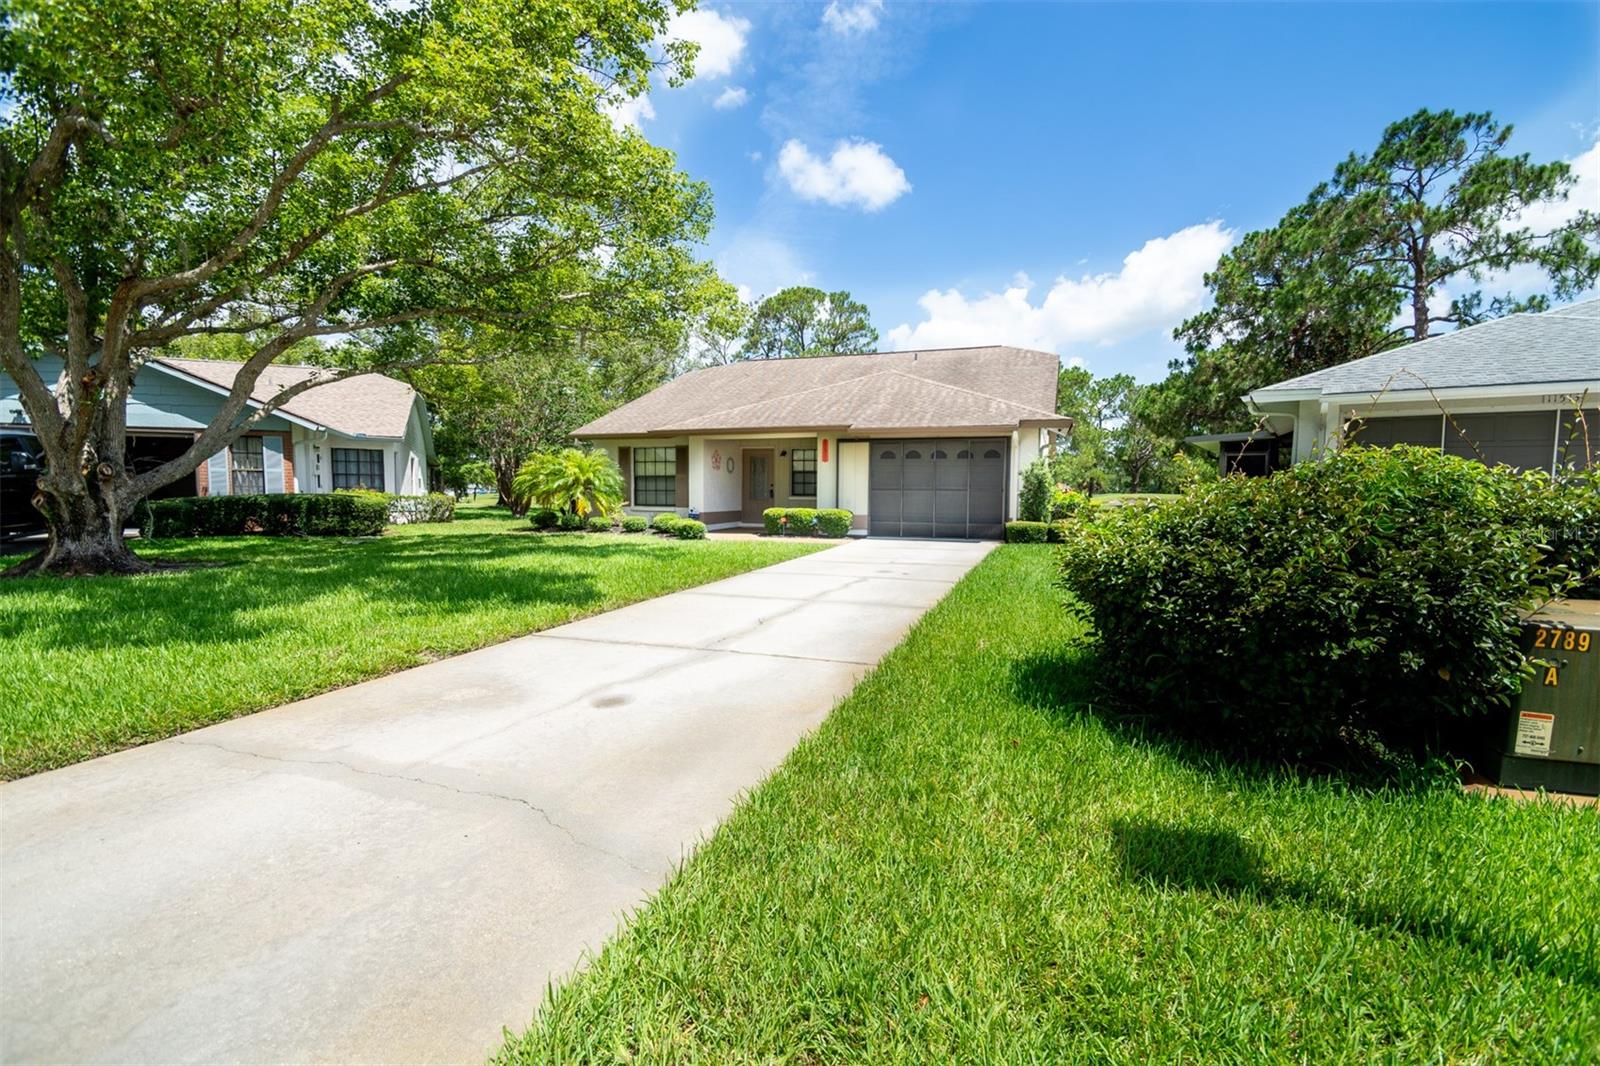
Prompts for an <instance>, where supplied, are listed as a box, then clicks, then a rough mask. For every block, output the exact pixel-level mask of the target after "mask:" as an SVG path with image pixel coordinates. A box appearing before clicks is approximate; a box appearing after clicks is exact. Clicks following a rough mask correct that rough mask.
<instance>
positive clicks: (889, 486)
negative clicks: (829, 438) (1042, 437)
mask: <svg viewBox="0 0 1600 1066" xmlns="http://www.w3.org/2000/svg"><path fill="white" fill-rule="evenodd" d="M1008 444H1009V442H1008V441H1006V440H1005V439H1004V438H1000V437H995V438H990V439H982V440H945V439H934V440H878V441H872V442H871V444H870V448H871V455H872V461H871V462H870V463H869V464H868V481H867V493H868V509H867V514H868V516H869V532H870V533H871V534H872V535H873V536H875V537H951V538H960V539H963V540H996V539H999V537H1000V534H1001V532H1002V531H1003V529H1004V526H1005V503H1006V453H1007V448H1008Z"/></svg>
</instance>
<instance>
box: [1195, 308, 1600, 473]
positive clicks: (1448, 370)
mask: <svg viewBox="0 0 1600 1066" xmlns="http://www.w3.org/2000/svg"><path fill="white" fill-rule="evenodd" d="M1244 400H1245V403H1246V404H1247V405H1248V406H1249V408H1250V410H1251V412H1252V413H1253V414H1255V415H1257V416H1258V417H1259V418H1260V419H1261V421H1262V423H1263V424H1262V426H1261V427H1260V428H1258V429H1257V430H1255V431H1254V432H1246V433H1220V434H1206V435H1203V436H1198V437H1190V438H1188V439H1189V441H1190V442H1192V443H1195V444H1199V445H1201V446H1202V447H1207V448H1212V449H1215V450H1217V451H1218V453H1219V457H1220V463H1221V466H1222V470H1223V472H1224V473H1229V472H1232V471H1234V470H1239V471H1242V472H1244V473H1247V474H1264V473H1268V472H1269V471H1271V470H1273V469H1276V468H1278V467H1282V466H1286V465H1288V464H1289V463H1291V462H1301V461H1303V460H1305V459H1309V458H1312V457H1313V456H1315V455H1318V454H1320V453H1322V452H1324V451H1326V450H1328V449H1331V448H1336V447H1338V446H1339V444H1340V443H1341V442H1343V441H1344V440H1356V441H1359V442H1361V443H1364V444H1380V445H1392V444H1420V445H1425V446H1428V447H1433V448H1442V449H1443V450H1444V451H1446V452H1448V453H1450V454H1452V455H1461V456H1466V457H1468V458H1477V459H1481V460H1483V461H1484V462H1486V463H1491V464H1494V463H1504V464H1505V465H1507V466H1512V467H1516V468H1517V469H1519V470H1545V471H1552V472H1553V471H1554V470H1556V469H1558V468H1566V467H1569V466H1575V467H1578V468H1580V469H1583V468H1587V467H1589V466H1592V465H1594V464H1596V463H1600V300H1588V301H1585V302H1583V303H1576V304H1569V305H1567V306H1566V307H1560V308H1557V309H1555V310H1553V311H1546V312H1543V313H1542V314H1520V315H1508V316H1506V317H1505V318H1496V319H1492V320H1490V321H1488V322H1483V323H1480V324H1479V325H1476V326H1469V327H1467V328H1465V329H1460V330H1456V331H1455V332H1453V333H1441V334H1437V335H1435V336H1432V337H1429V338H1428V339H1427V340H1424V341H1418V342H1416V343H1415V344H1407V345H1404V346H1402V347H1399V348H1393V349H1390V350H1389V351H1387V352H1381V353H1379V354H1377V355H1369V356H1367V357H1366V358H1365V359H1355V360H1352V361H1351V362H1348V363H1342V364H1340V365H1338V366H1331V367H1327V368H1326V369H1323V370H1317V371H1313V372H1312V373H1310V374H1302V375H1300V376H1299V377H1297V378H1290V379H1289V380H1288V381H1280V382H1278V383H1277V384H1274V385H1268V386H1266V387H1264V388H1260V389H1256V390H1255V391H1254V392H1251V393H1250V394H1249V395H1247V396H1245V397H1244Z"/></svg>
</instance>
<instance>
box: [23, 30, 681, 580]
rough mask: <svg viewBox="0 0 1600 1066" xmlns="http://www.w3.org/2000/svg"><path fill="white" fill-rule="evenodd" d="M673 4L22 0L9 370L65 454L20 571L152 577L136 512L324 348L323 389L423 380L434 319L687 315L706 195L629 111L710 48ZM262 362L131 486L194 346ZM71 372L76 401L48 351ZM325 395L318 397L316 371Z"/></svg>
mask: <svg viewBox="0 0 1600 1066" xmlns="http://www.w3.org/2000/svg"><path fill="white" fill-rule="evenodd" d="M677 6H679V5H678V4H675V3H674V2H673V0H543V2H540V3H536V4H530V3H525V2H522V0H455V2H450V0H431V2H429V0H422V2H418V3H413V4H390V3H384V2H381V0H370V2H363V0H232V2H229V3H216V2H214V0H163V2H162V3H157V4H151V3H145V2H142V0H83V2H80V3H76V4H61V3H51V2H45V0H14V2H13V3H11V4H9V5H7V8H6V10H5V12H4V15H3V16H0V17H3V18H4V20H5V26H4V31H3V33H0V60H3V63H4V71H5V76H6V83H5V88H6V93H7V95H8V98H9V101H8V102H9V105H10V106H9V107H8V108H7V109H6V110H5V111H4V114H3V116H0V366H3V369H4V370H5V371H6V373H7V374H9V375H10V376H11V377H12V378H13V379H15V380H16V382H17V384H18V386H19V390H20V393H21V399H22V405H23V408H24V410H25V411H26V413H27V415H28V417H29V419H30V420H31V422H32V424H33V427H34V430H35V431H36V432H37V434H38V436H39V439H40V441H41V443H42V445H43V449H44V452H45V457H46V459H47V462H48V469H47V471H46V473H45V474H44V475H43V476H42V477H41V478H40V480H39V493H38V497H37V502H38V505H39V507H40V509H41V510H42V511H43V512H44V513H45V515H46V517H47V519H48V521H49V525H50V541H49V546H48V547H47V549H46V550H45V551H44V552H43V553H42V554H41V555H40V556H38V557H36V558H35V559H34V560H32V561H31V562H30V563H29V564H26V566H27V567H28V568H30V569H34V570H39V569H42V570H47V571H52V572H59V573H90V572H106V571H137V570H140V569H143V568H145V567H146V566H147V565H148V564H147V563H145V562H143V561H141V560H140V559H139V558H138V557H136V556H135V555H134V554H133V553H132V552H131V551H129V550H128V548H127V546H126V545H125V544H124V543H123V537H122V528H123V524H124V523H125V522H126V521H127V520H128V518H129V516H130V514H131V512H132V510H133V508H134V506H135V504H136V503H137V502H138V501H139V500H140V499H141V498H143V497H144V496H145V495H146V494H148V493H149V492H151V491H152V490H154V489H156V488H158V487H160V486H162V485H164V484H167V483H170V482H172V481H174V480H176V479H177V478H179V477H182V476H184V475H186V474H188V473H190V472H191V471H193V470H194V469H195V467H196V466H197V465H198V464H199V463H200V462H201V461H203V460H204V459H205V458H206V457H207V456H209V455H211V454H213V453H215V452H217V451H219V450H220V449H222V448H225V447H227V446H228V445H229V444H230V442H231V441H232V440H233V439H235V438H236V437H237V436H238V435H239V434H241V433H242V432H244V431H246V430H248V429H249V428H250V427H251V426H253V425H255V424H257V423H259V421H260V420H261V419H262V418H264V417H266V416H267V415H268V414H270V413H271V412H273V411H274V410H276V409H277V408H278V407H280V406H281V405H282V404H283V403H285V402H287V401H289V400H290V399H292V398H293V396H294V395H295V394H297V392H299V391H301V390H302V389H303V388H304V387H308V386H306V385H302V386H297V387H296V388H291V389H287V390H285V391H283V392H281V393H279V394H277V395H276V396H273V397H271V398H270V399H269V400H267V401H266V402H265V403H262V404H260V405H259V406H252V404H251V403H249V402H248V401H249V398H250V395H251V392H252V389H253V388H254V386H255V384H256V382H257V379H258V378H259V376H260V374H261V372H262V370H263V368H265V367H266V366H267V365H269V364H270V363H272V362H273V361H274V360H275V359H278V358H279V357H280V356H282V355H283V353H284V352H286V351H287V350H288V349H290V348H291V347H292V346H294V345H296V344H301V345H304V343H305V342H307V341H308V340H312V341H319V342H324V343H329V344H332V345H334V351H335V353H336V357H334V358H330V359H329V360H328V361H329V362H330V363H333V364H336V366H334V367H332V368H330V370H329V371H328V376H343V375H349V374H357V373H370V372H373V371H376V370H389V369H393V368H396V367H405V366H412V365H416V364H418V363H425V362H428V361H429V360H432V359H436V358H438V356H439V353H440V352H441V351H442V350H444V348H445V347H447V346H445V345H442V344H441V343H440V336H441V334H440V330H441V326H442V325H443V326H448V325H449V324H451V323H457V324H459V323H473V324H491V325H494V326H496V327H498V328H502V329H507V330H515V329H519V328H528V329H536V330H544V331H548V330H551V329H561V328H566V327H569V326H571V327H583V326H585V325H587V326H589V327H590V328H593V326H594V324H595V323H599V322H604V323H607V324H609V325H610V326H611V327H612V328H621V327H624V326H625V325H626V324H627V323H629V322H643V321H648V320H650V319H651V318H652V317H653V316H658V315H660V314H663V313H668V312H670V310H671V308H672V305H673V302H674V300H675V286H676V285H677V284H678V282H679V281H680V280H681V279H682V278H684V277H685V276H686V274H688V273H689V272H686V271H685V269H684V268H685V263H686V259H687V255H686V251H685V248H684V242H685V241H687V240H691V239H696V238H698V237H700V236H703V234H704V230H705V227H706V225H707V222H708V215H709V206H708V197H707V195H706V192H705V190H704V188H703V187H701V186H699V185H697V184H696V183H693V182H691V181H689V180H688V179H687V178H686V177H685V176H684V175H683V174H681V173H680V172H679V171H678V170H677V169H676V167H675V165H674V162H673V159H672V157H671V155H670V154H669V153H667V152H664V151H662V150H660V149H657V148H654V147H652V146H651V145H649V144H648V143H646V142H645V141H644V140H643V139H642V138H640V137H639V136H638V135H637V134H634V133H631V132H628V131H626V130H619V129H618V128H617V126H616V125H615V124H614V123H613V122H612V121H611V119H610V118H609V117H608V110H609V108H611V107H612V106H614V105H615V104H616V102H617V101H618V100H619V99H621V98H624V97H626V96H629V95H632V94H636V93H638V92H641V91H643V90H644V89H645V87H646V85H647V79H648V77H649V75H650V74H651V72H652V71H655V70H658V69H660V68H661V67H662V66H664V65H665V66H667V67H670V68H671V72H669V77H673V76H681V75H684V74H687V73H688V70H687V64H688V63H689V62H690V61H691V60H692V48H688V47H685V46H679V45H666V46H661V45H657V44H655V43H653V41H654V39H655V38H656V37H657V36H658V35H660V34H661V33H662V31H663V30H664V28H665V26H666V22H667V19H668V17H669V16H670V15H671V14H672V13H673V11H674V10H675V8H676V7H677ZM222 334H226V335H237V336H240V337H244V338H247V339H248V342H249V351H248V355H247V357H246V358H245V361H244V364H243V367H242V369H241V370H240V372H239V374H238V376H237V378H236V379H235V382H234V385H233V388H232V389H231V391H230V392H229V393H228V395H227V396H226V398H225V399H224V400H223V401H222V403H221V407H220V409H219V411H218V413H217V416H216V417H215V418H214V419H213V420H212V421H211V423H210V424H209V425H208V426H206V427H205V429H204V430H203V431H202V432H200V433H199V434H198V435H197V437H196V439H195V440H194V442H193V444H192V445H191V446H190V447H189V448H188V449H187V450H186V451H185V452H184V453H183V455H182V456H180V457H178V458H176V459H174V460H172V461H171V462H167V463H164V464H162V465H161V466H158V467H156V468H154V469H152V470H149V471H147V472H144V473H139V474H135V473H134V472H133V471H132V470H130V469H129V468H128V466H127V464H126V463H125V461H124V440H125V433H126V405H127V402H128V397H129V392H130V390H131V389H132V387H133V384H134V381H135V378H136V376H137V375H138V373H139V370H140V367H141V366H142V365H144V363H145V362H146V361H147V360H148V359H150V358H151V357H152V356H153V355H154V354H156V353H159V352H161V351H162V350H163V349H165V348H167V347H168V346H171V345H173V344H175V343H180V342H182V341H183V339H184V338H191V337H197V336H206V335H222ZM41 355H54V356H57V357H59V359H60V360H61V361H62V366H63V370H62V371H61V373H60V374H59V375H58V376H56V377H55V379H54V380H46V379H45V377H44V376H42V375H41V374H40V373H39V371H38V365H39V364H38V363H37V359H38V357H39V356H41ZM317 380H322V379H317Z"/></svg>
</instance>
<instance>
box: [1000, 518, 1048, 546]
mask: <svg viewBox="0 0 1600 1066" xmlns="http://www.w3.org/2000/svg"><path fill="white" fill-rule="evenodd" d="M1049 537H1050V526H1049V525H1048V524H1047V523H1044V522H1007V523H1006V543H1007V544H1043V543H1044V542H1045V541H1046V540H1048V539H1049Z"/></svg>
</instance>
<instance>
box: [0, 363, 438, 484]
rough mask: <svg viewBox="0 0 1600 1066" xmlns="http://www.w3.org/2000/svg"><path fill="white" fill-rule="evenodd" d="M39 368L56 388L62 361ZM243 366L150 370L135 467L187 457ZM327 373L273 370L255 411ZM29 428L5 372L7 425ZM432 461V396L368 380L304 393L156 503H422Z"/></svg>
mask: <svg viewBox="0 0 1600 1066" xmlns="http://www.w3.org/2000/svg"><path fill="white" fill-rule="evenodd" d="M36 366H37V367H38V369H39V373H40V375H41V376H42V377H43V378H44V380H45V381H46V382H48V383H50V384H51V385H54V383H55V381H56V379H57V377H58V376H59V374H60V372H61V363H60V361H59V360H56V359H54V358H44V359H40V360H38V362H37V363H36ZM240 366H241V364H239V363H230V362H222V361H216V360H209V359H152V360H151V361H150V362H148V363H146V364H145V365H144V366H143V367H142V368H141V369H140V371H139V373H138V375H137V377H136V378H135V379H134V385H133V392H132V395H131V397H130V398H129V400H128V451H127V461H128V464H129V466H130V467H131V468H133V469H134V470H146V469H149V468H151V467H154V466H156V465H158V464H160V463H163V462H166V461H167V460H168V459H172V458H175V457H176V456H178V455H180V454H182V453H183V451H184V450H185V449H186V448H188V447H189V445H190V444H191V443H192V442H193V440H194V438H195V437H196V436H198V435H199V433H200V431H201V430H202V429H204V428H205V427H206V426H207V425H208V424H209V423H210V421H211V419H212V418H213V417H215V415H216V413H217V410H218V408H219V407H220V406H221V404H222V400H223V397H225V396H226V395H227V393H228V390H229V389H230V388H231V387H232V385H233V379H234V375H235V374H237V373H238V371H239V367H240ZM319 372H320V371H319V370H318V368H316V367H307V366H277V365H274V366H269V367H268V368H267V369H266V370H265V371H263V373H262V375H261V377H260V378H259V379H258V380H257V381H256V386H255V388H254V390H253V391H252V394H251V396H252V398H251V401H250V407H251V408H258V407H259V406H260V405H261V404H263V403H265V402H267V401H268V400H270V399H271V398H272V397H273V396H275V395H276V394H277V393H278V392H279V391H280V390H282V389H283V388H285V387H287V386H290V385H293V384H296V383H298V382H301V381H305V380H307V379H308V378H310V377H313V376H315V375H316V374H317V373H319ZM26 423H27V415H26V414H25V413H24V412H23V410H22V404H21V402H20V401H19V400H18V398H17V387H16V383H15V382H13V381H12V380H11V378H10V377H9V376H8V375H6V374H4V373H0V425H6V424H12V425H25V424H26ZM432 459H433V433H432V430H431V429H430V428H429V425H428V410H427V406H426V405H425V404H424V403H423V400H422V397H421V396H419V395H418V394H417V392H416V390H415V389H413V388H412V387H411V386H409V385H407V384H405V383H404V382H400V381H396V380H394V379H393V378H386V377H382V376H380V375H377V374H364V375H362V376H360V377H353V378H346V379H344V380H342V381H332V382H328V383H327V384H325V385H317V386H315V387H313V388H310V389H307V390H306V391H305V392H302V393H300V394H299V395H298V396H296V397H294V399H292V400H290V401H289V402H288V403H286V404H284V405H283V406H282V407H281V408H279V409H278V410H277V411H275V412H274V413H273V414H271V415H269V416H268V417H266V418H264V419H262V420H261V421H260V422H259V423H257V424H256V425H255V426H254V427H253V428H252V429H251V430H250V432H248V433H246V434H245V435H244V436H242V437H240V438H239V439H238V440H237V441H235V442H234V443H233V445H232V447H230V448H227V449H224V450H223V451H220V452H218V453H217V454H216V455H213V456H211V457H210V458H209V459H208V460H206V461H204V462H202V463H201V464H200V466H199V469H197V470H196V471H195V472H194V473H193V474H190V475H187V476H185V477H182V478H179V479H178V480H177V481H176V482H174V483H173V484H172V485H169V486H167V487H166V488H164V489H162V490H160V491H158V492H156V493H155V494H154V495H155V496H158V497H161V496H195V495H199V496H223V495H229V494H234V495H237V494H240V493H250V492H332V491H333V490H334V489H341V488H355V487H358V486H360V487H366V488H372V489H382V490H383V491H385V492H394V493H400V494H404V495H414V494H418V493H423V492H427V491H428V464H429V463H430V462H431V461H432Z"/></svg>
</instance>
